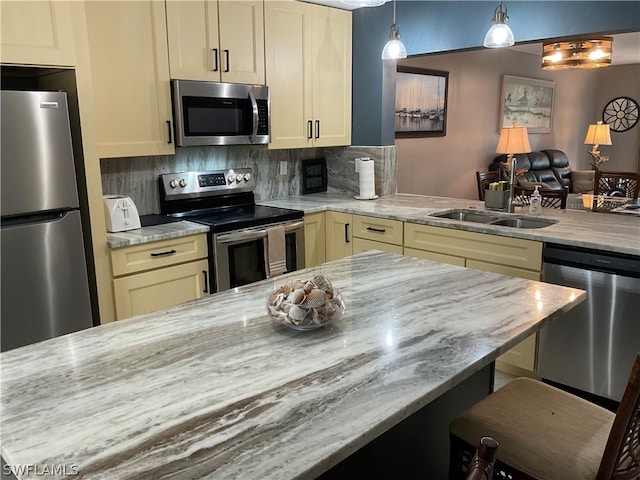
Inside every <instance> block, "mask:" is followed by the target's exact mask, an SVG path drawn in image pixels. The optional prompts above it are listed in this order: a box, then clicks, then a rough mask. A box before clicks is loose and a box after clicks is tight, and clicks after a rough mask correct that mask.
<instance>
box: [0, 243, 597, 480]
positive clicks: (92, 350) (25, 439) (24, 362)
mask: <svg viewBox="0 0 640 480" xmlns="http://www.w3.org/2000/svg"><path fill="white" fill-rule="evenodd" d="M316 274H324V275H325V276H326V277H327V278H329V279H330V280H331V281H332V282H333V284H334V286H335V287H336V288H338V289H340V290H341V292H342V293H343V295H344V298H345V302H346V312H345V314H344V315H343V317H342V318H341V319H339V320H338V321H336V322H335V323H334V324H332V325H329V326H325V327H323V328H320V329H318V330H314V331H309V332H299V331H294V330H290V329H288V328H287V327H282V326H279V325H275V324H273V323H272V321H271V319H270V317H269V316H268V315H267V314H266V299H267V297H268V295H269V294H270V293H271V292H272V291H273V289H275V288H276V287H278V286H279V285H281V284H282V283H284V281H286V280H288V279H293V278H309V277H311V276H314V275H316ZM584 298H585V293H584V292H583V291H581V290H577V289H572V288H565V287H559V286H554V285H549V284H544V283H540V282H535V281H529V280H522V279H517V278H509V277H506V276H502V275H497V274H492V273H486V272H481V271H476V270H470V269H464V268H460V267H455V266H451V265H445V264H439V263H434V262H429V261H425V260H417V259H414V258H409V257H403V256H398V255H392V254H388V253H382V252H379V251H370V252H366V253H363V254H359V255H354V256H352V257H348V258H345V259H341V260H338V261H335V262H330V263H326V264H323V265H321V266H318V267H314V268H310V269H305V270H302V271H298V272H294V273H291V274H287V275H284V276H281V277H277V278H274V279H269V280H265V281H262V282H258V283H255V284H251V285H247V286H244V287H240V288H236V289H233V290H230V291H226V292H221V293H218V294H215V295H212V296H210V297H207V298H203V299H200V300H196V301H193V302H189V303H187V304H184V305H180V306H178V307H173V308H171V309H167V310H161V311H157V312H153V313H151V314H146V315H141V316H137V317H134V318H131V319H129V320H124V321H120V322H115V323H111V324H107V325H102V326H100V327H96V328H93V329H89V330H84V331H80V332H76V333H73V334H70V335H66V336H63V337H58V338H54V339H52V340H48V341H46V342H43V343H39V344H34V345H30V346H27V347H23V348H19V349H16V350H12V351H8V352H4V353H2V354H1V355H0V360H1V367H2V379H1V408H2V439H1V442H2V456H3V457H4V459H5V461H6V463H7V464H8V465H14V466H15V465H31V466H35V468H34V469H32V470H31V471H30V472H31V474H26V475H23V476H22V478H35V477H38V478H40V476H39V475H37V472H38V468H40V469H41V470H40V471H42V468H44V467H47V466H49V467H51V466H66V471H67V472H74V471H75V470H77V471H78V477H77V478H91V479H94V478H102V479H114V478H136V479H145V478H146V479H158V478H172V479H182V478H189V479H191V478H220V479H229V478H242V479H254V478H255V479H267V478H273V479H278V480H283V479H288V478H314V477H317V476H318V475H320V474H322V473H323V472H325V471H327V470H328V469H330V468H331V467H333V466H334V465H336V464H338V463H339V462H341V461H342V460H343V459H345V458H346V457H348V456H349V455H350V454H351V453H353V452H355V451H356V450H358V449H360V448H361V447H363V446H365V445H366V444H367V443H369V442H371V441H372V440H374V439H375V438H376V437H378V436H380V435H381V434H383V433H384V432H385V431H386V430H388V429H390V428H392V427H393V426H394V425H396V424H398V423H399V422H401V421H402V420H404V419H406V418H407V417H409V416H410V415H412V414H414V413H415V412H418V411H419V410H420V409H422V408H423V407H424V406H426V405H428V404H429V403H430V402H433V401H434V400H436V399H438V397H440V396H442V395H443V394H446V392H448V391H450V390H451V389H453V388H454V387H456V386H458V385H459V384H461V383H463V382H464V381H466V380H468V379H469V378H472V377H473V376H474V374H476V373H477V372H479V371H480V370H482V369H486V368H487V367H490V366H491V364H492V362H493V360H495V358H496V357H497V356H498V355H499V354H501V353H503V352H505V351H506V350H508V349H509V348H511V347H512V346H513V345H515V344H517V343H518V342H519V341H521V340H522V339H524V338H526V337H527V336H529V335H530V334H532V333H533V332H535V331H537V330H538V329H539V328H541V327H542V326H543V325H545V324H546V323H548V322H550V321H552V320H555V319H556V318H558V320H557V321H562V320H561V317H562V314H563V312H565V311H567V310H569V309H571V308H573V307H574V306H575V305H576V304H578V303H579V302H581V301H583V300H584ZM559 317H560V318H559ZM424 432H425V435H427V436H428V435H431V434H432V433H433V432H430V431H429V429H428V428H427V429H424ZM445 442H446V436H445ZM445 447H446V448H448V446H445ZM440 460H441V461H442V460H443V459H440ZM391 461H393V460H392V459H391ZM427 461H428V459H427ZM444 461H445V462H446V459H445V460H444ZM34 472H36V473H34ZM432 478H433V477H432Z"/></svg>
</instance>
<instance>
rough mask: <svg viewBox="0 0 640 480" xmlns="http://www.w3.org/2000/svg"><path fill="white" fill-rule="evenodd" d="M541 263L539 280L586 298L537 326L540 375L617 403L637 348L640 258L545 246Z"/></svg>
mask: <svg viewBox="0 0 640 480" xmlns="http://www.w3.org/2000/svg"><path fill="white" fill-rule="evenodd" d="M543 261H544V263H543V267H542V281H543V282H547V283H552V284H556V285H564V286H567V287H574V288H579V289H581V290H586V292H587V298H586V299H585V300H584V301H583V302H582V303H580V304H578V305H577V306H576V307H575V308H573V309H572V310H570V311H569V312H567V313H565V314H564V315H563V316H562V317H560V318H558V319H557V320H555V321H554V322H551V323H550V324H548V325H547V326H545V327H544V328H543V329H541V330H540V335H539V340H538V367H537V372H538V375H539V376H540V377H541V378H542V379H543V380H545V381H550V382H551V383H555V384H559V385H560V386H567V387H570V388H569V389H570V390H571V389H576V390H578V391H581V392H587V393H588V394H592V395H596V396H597V397H601V398H604V399H609V400H613V401H614V402H619V401H620V399H621V398H622V394H623V392H624V389H625V387H626V385H627V380H628V377H629V372H630V371H631V366H632V365H633V362H634V360H635V358H636V355H637V354H638V352H639V351H640V258H638V257H634V256H631V255H624V254H618V253H613V252H607V251H600V250H590V249H584V248H577V247H568V246H564V245H555V244H546V245H545V248H544V254H543ZM577 393H578V394H579V392H577Z"/></svg>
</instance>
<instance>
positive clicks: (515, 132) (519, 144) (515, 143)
mask: <svg viewBox="0 0 640 480" xmlns="http://www.w3.org/2000/svg"><path fill="white" fill-rule="evenodd" d="M530 151H531V145H529V137H528V135H527V127H517V126H513V127H504V128H503V129H502V131H501V132H500V139H499V140H498V146H497V148H496V153H529V152H530Z"/></svg>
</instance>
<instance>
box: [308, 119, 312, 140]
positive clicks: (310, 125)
mask: <svg viewBox="0 0 640 480" xmlns="http://www.w3.org/2000/svg"><path fill="white" fill-rule="evenodd" d="M312 138H313V122H312V121H311V120H309V121H308V122H307V140H311V139H312Z"/></svg>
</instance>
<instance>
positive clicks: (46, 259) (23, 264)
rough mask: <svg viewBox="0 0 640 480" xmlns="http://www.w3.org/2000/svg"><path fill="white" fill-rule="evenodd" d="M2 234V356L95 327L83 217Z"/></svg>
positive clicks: (20, 227)
mask: <svg viewBox="0 0 640 480" xmlns="http://www.w3.org/2000/svg"><path fill="white" fill-rule="evenodd" d="M1 234H2V237H1V242H0V249H1V261H2V269H1V280H2V326H1V328H2V340H1V343H2V351H5V350H9V349H12V348H16V347H20V346H23V345H28V344H30V343H34V342H38V341H41V340H46V339H49V338H53V337H56V336H59V335H64V334H66V333H70V332H74V331H77V330H82V329H84V328H87V327H91V326H92V325H93V322H92V317H91V303H90V300H89V283H88V280H87V270H86V263H85V254H84V246H83V242H82V228H81V224H80V213H79V212H78V211H77V210H73V211H69V212H66V213H64V214H62V215H61V216H59V217H57V218H54V219H52V220H48V221H42V222H36V223H24V224H19V225H14V226H11V227H5V226H3V227H2V231H1Z"/></svg>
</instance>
